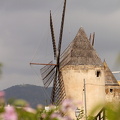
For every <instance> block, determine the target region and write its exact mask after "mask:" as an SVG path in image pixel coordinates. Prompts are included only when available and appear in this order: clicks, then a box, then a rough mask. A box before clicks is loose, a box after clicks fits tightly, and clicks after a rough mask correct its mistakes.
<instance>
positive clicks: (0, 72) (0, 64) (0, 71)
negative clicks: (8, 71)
mask: <svg viewBox="0 0 120 120" xmlns="http://www.w3.org/2000/svg"><path fill="white" fill-rule="evenodd" d="M2 66H3V65H2V63H0V75H1V74H2Z"/></svg>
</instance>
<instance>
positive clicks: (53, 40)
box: [50, 11, 57, 59]
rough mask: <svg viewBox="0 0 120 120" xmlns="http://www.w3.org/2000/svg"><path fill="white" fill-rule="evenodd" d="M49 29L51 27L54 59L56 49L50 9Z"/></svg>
mask: <svg viewBox="0 0 120 120" xmlns="http://www.w3.org/2000/svg"><path fill="white" fill-rule="evenodd" d="M50 29H51V37H52V43H53V52H54V59H56V56H57V52H56V51H57V50H56V42H55V35H54V29H53V22H52V15H51V11H50Z"/></svg>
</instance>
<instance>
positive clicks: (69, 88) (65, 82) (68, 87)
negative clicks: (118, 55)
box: [31, 0, 105, 118]
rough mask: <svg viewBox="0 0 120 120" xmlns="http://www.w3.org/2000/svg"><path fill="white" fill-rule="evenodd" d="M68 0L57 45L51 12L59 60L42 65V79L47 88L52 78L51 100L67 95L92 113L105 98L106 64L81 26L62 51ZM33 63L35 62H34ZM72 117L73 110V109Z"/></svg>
mask: <svg viewBox="0 0 120 120" xmlns="http://www.w3.org/2000/svg"><path fill="white" fill-rule="evenodd" d="M65 9H66V0H65V2H64V7H63V14H62V22H61V28H60V37H59V43H58V47H56V42H55V36H54V29H53V22H52V16H51V13H50V28H51V36H52V42H53V51H54V57H55V58H56V64H53V63H52V62H50V63H49V64H39V65H46V66H44V67H43V68H42V69H41V76H42V79H43V83H44V85H45V87H46V88H47V87H48V86H49V85H50V84H51V82H52V81H53V90H52V95H51V98H52V101H51V102H52V103H54V104H56V105H58V104H60V103H61V102H62V101H63V100H64V99H66V98H69V97H70V98H72V99H73V100H77V101H81V102H83V104H81V105H80V106H78V108H81V107H83V108H84V111H85V114H87V115H88V114H89V112H90V110H91V109H92V107H94V105H95V104H98V103H99V102H102V103H104V101H105V75H104V65H103V63H102V61H101V59H100V58H99V57H98V55H97V53H96V51H95V50H94V48H93V44H94V36H95V34H94V35H93V41H92V43H91V42H90V40H91V35H90V40H89V39H88V38H87V36H86V33H85V31H84V29H83V28H80V29H79V31H78V33H77V35H76V37H75V38H74V40H73V41H72V42H71V43H70V45H69V46H68V47H67V48H66V50H65V51H64V52H63V53H62V54H61V44H62V33H63V26H64V17H65ZM31 64H34V63H31ZM70 114H71V115H72V116H73V118H74V117H75V115H74V113H70Z"/></svg>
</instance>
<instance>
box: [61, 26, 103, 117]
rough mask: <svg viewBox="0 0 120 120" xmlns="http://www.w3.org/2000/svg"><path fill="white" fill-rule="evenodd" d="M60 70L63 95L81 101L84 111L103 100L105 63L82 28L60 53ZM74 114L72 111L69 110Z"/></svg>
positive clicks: (86, 112)
mask: <svg viewBox="0 0 120 120" xmlns="http://www.w3.org/2000/svg"><path fill="white" fill-rule="evenodd" d="M60 66H61V70H60V71H61V74H62V77H63V83H64V90H65V94H66V98H69V97H70V98H72V99H73V100H77V101H81V102H82V104H81V105H80V106H78V108H81V107H83V108H84V112H85V114H87V115H89V113H90V110H91V109H92V108H93V107H94V106H95V105H96V104H98V103H104V101H105V75H104V65H103V63H102V61H101V59H100V58H99V57H98V55H97V54H96V51H95V50H94V48H93V46H92V45H91V43H90V41H89V40H88V38H87V36H86V34H85V32H84V30H83V28H80V30H79V31H78V33H77V35H76V37H75V39H74V40H73V41H72V42H71V44H70V45H69V46H68V48H67V49H66V50H65V51H64V52H63V54H62V56H61V63H60ZM71 114H72V116H73V117H75V113H71Z"/></svg>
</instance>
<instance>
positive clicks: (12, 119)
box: [4, 105, 18, 120]
mask: <svg viewBox="0 0 120 120" xmlns="http://www.w3.org/2000/svg"><path fill="white" fill-rule="evenodd" d="M4 120H18V117H17V113H16V112H15V109H14V107H13V106H9V105H8V106H7V107H5V113H4Z"/></svg>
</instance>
